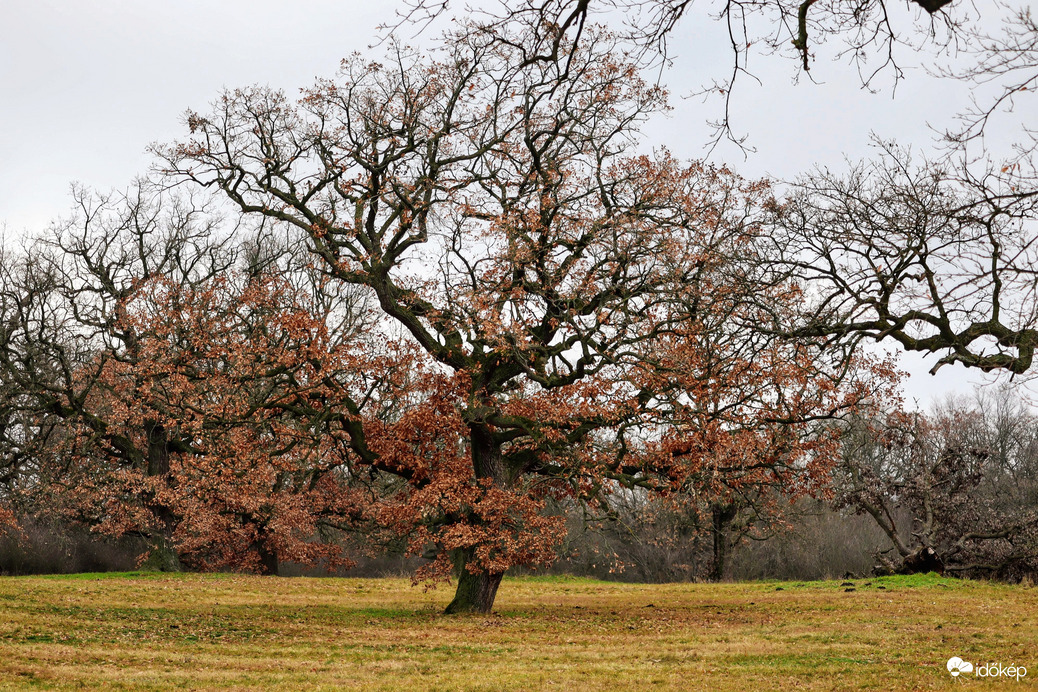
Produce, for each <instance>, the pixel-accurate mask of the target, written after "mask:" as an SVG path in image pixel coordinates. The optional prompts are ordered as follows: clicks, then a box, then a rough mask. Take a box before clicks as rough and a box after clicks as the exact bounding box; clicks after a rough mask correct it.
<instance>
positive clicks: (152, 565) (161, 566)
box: [140, 532, 184, 572]
mask: <svg viewBox="0 0 1038 692" xmlns="http://www.w3.org/2000/svg"><path fill="white" fill-rule="evenodd" d="M150 546H151V547H150V548H149V549H148V556H147V557H146V558H144V562H142V563H141V567H140V568H141V569H143V570H146V571H149V572H181V571H183V569H184V568H183V566H182V565H181V564H180V554H179V553H177V550H176V548H174V547H173V546H172V544H171V543H170V541H169V539H168V537H167V536H165V535H164V534H163V533H162V532H158V533H157V534H155V535H153V536H152V538H151V541H150Z"/></svg>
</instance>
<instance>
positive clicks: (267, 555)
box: [255, 540, 280, 577]
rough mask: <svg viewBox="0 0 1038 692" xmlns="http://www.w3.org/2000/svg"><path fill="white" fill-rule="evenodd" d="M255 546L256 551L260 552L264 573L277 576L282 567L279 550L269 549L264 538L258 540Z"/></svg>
mask: <svg viewBox="0 0 1038 692" xmlns="http://www.w3.org/2000/svg"><path fill="white" fill-rule="evenodd" d="M255 547H256V552H257V553H259V559H260V564H261V565H262V566H263V573H264V574H269V575H271V576H274V577H276V576H277V575H278V569H279V567H280V562H279V560H278V554H277V552H276V551H274V550H271V549H269V548H268V547H267V545H266V543H264V542H263V540H260V541H258V542H257V543H256V546H255Z"/></svg>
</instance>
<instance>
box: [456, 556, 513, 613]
mask: <svg viewBox="0 0 1038 692" xmlns="http://www.w3.org/2000/svg"><path fill="white" fill-rule="evenodd" d="M459 553H461V554H460V555H459V557H458V564H459V567H460V573H459V574H458V590H457V592H456V593H455V594H454V600H453V601H451V602H450V605H448V606H447V610H445V611H444V612H445V613H446V614H447V615H455V614H457V613H489V612H490V611H491V609H493V607H494V599H495V598H496V597H497V589H498V587H499V586H501V578H502V577H504V576H505V575H504V573H502V572H498V573H493V572H485V571H479V572H476V573H475V574H473V573H472V572H470V571H469V570H468V569H466V565H467V564H468V561H469V559H470V558H471V556H472V551H471V550H465V551H459Z"/></svg>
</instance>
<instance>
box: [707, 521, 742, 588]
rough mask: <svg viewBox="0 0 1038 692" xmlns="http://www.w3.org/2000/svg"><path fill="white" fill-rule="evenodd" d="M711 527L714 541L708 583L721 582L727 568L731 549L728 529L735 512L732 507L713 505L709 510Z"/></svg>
mask: <svg viewBox="0 0 1038 692" xmlns="http://www.w3.org/2000/svg"><path fill="white" fill-rule="evenodd" d="M711 513H712V515H713V516H712V517H711V519H712V526H711V533H712V534H713V539H714V546H713V548H714V559H713V563H712V564H711V565H710V575H709V578H710V581H721V580H722V579H724V571H725V568H726V567H727V566H728V554H729V549H730V548H731V541H730V540H729V537H728V534H729V527H730V526H731V523H732V520H733V519H735V515H736V510H735V506H734V505H714V506H713V507H712V508H711Z"/></svg>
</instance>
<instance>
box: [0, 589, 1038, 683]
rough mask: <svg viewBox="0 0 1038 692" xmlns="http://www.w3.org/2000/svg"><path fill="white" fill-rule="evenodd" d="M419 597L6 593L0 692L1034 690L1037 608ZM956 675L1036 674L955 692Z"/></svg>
mask: <svg viewBox="0 0 1038 692" xmlns="http://www.w3.org/2000/svg"><path fill="white" fill-rule="evenodd" d="M452 593H453V592H452V589H451V588H449V587H440V588H438V589H435V590H431V591H423V590H422V588H420V587H419V588H415V587H412V586H411V585H410V582H409V581H408V580H407V579H399V578H386V579H308V578H292V579H285V578H274V577H255V576H245V575H237V574H219V575H199V574H185V575H179V574H178V575H167V574H153V573H129V574H87V575H74V576H57V577H5V578H0V689H69V688H71V689H75V688H84V689H98V688H106V689H126V690H165V689H170V688H174V687H179V688H184V689H205V690H209V689H269V688H282V689H328V690H332V689H361V690H397V689H406V690H452V689H471V690H499V689H500V690H504V689H507V690H526V689H530V690H537V689H558V690H599V689H641V690H644V689H650V688H651V689H682V690H699V689H709V690H771V689H793V688H795V689H807V690H812V689H814V690H856V689H870V690H891V689H960V688H963V686H966V687H970V688H974V689H979V688H981V687H983V688H996V687H997V688H998V689H1018V688H1019V689H1023V688H1030V687H1032V684H1031V683H1033V681H1034V679H1035V678H1038V646H1036V643H1038V588H1035V587H1032V586H1010V585H1004V584H992V583H985V582H970V581H959V580H955V579H947V578H943V577H939V576H936V575H933V574H931V575H920V576H914V577H886V578H874V579H855V580H852V581H851V582H842V581H828V582H782V583H780V582H756V583H726V584H669V585H646V584H618V583H607V582H599V581H593V580H587V579H576V578H558V577H523V578H509V579H506V580H505V582H504V584H503V585H502V587H501V591H500V593H499V595H498V599H497V603H496V607H495V612H494V613H493V614H492V615H490V616H486V615H474V616H444V615H441V610H442V609H443V607H444V606H445V604H446V603H447V602H448V601H449V600H450V598H451V596H452ZM951 656H959V657H961V658H963V659H965V660H967V661H971V662H973V663H974V664H975V665H979V664H987V663H995V662H999V663H1001V664H1003V665H1004V666H1008V665H1017V666H1026V667H1027V668H1028V669H1029V672H1028V675H1027V676H1025V677H1023V678H1022V679H1021V680H1020V681H1019V682H1017V681H1015V680H1012V679H1010V680H1007V679H1006V678H1005V677H1002V678H996V679H992V678H988V679H983V678H978V677H977V675H976V674H975V673H974V674H963V675H961V676H959V678H957V679H956V678H952V676H951V675H950V674H949V673H948V671H947V670H946V669H945V662H946V661H947V660H948V659H949V657H951Z"/></svg>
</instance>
